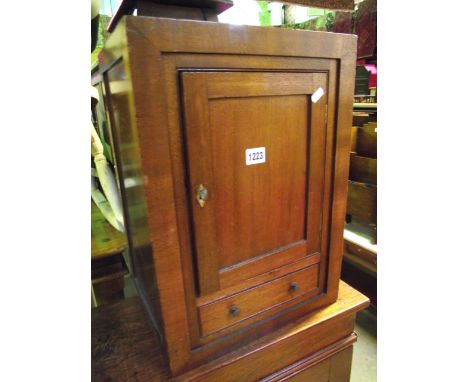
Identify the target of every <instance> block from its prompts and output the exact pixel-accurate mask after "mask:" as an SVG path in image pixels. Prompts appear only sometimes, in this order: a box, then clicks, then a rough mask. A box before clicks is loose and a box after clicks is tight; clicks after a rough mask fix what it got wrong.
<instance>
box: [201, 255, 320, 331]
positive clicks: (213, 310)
mask: <svg viewBox="0 0 468 382" xmlns="http://www.w3.org/2000/svg"><path fill="white" fill-rule="evenodd" d="M318 270H319V267H318V264H315V265H312V266H310V267H307V268H304V269H301V270H299V271H296V272H292V273H288V274H287V275H285V276H283V277H280V278H277V279H275V280H273V281H270V282H267V283H264V284H261V285H259V286H257V287H254V288H251V289H248V290H246V291H243V292H240V293H237V294H235V295H232V296H229V297H226V298H223V299H221V300H217V301H215V302H212V303H208V304H206V305H202V306H200V307H199V308H198V314H199V318H200V328H201V334H202V336H207V335H209V334H211V333H214V332H217V331H219V330H222V329H224V328H227V327H229V326H231V325H234V324H236V323H238V322H240V321H243V320H245V319H247V318H249V317H252V316H254V315H256V314H258V313H260V312H263V311H266V310H268V309H270V308H272V307H274V306H277V305H279V304H282V303H284V302H287V301H291V300H293V299H295V298H297V297H299V296H302V295H304V294H306V293H308V292H312V291H313V290H314V289H317V288H318Z"/></svg>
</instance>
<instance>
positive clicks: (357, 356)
mask: <svg viewBox="0 0 468 382" xmlns="http://www.w3.org/2000/svg"><path fill="white" fill-rule="evenodd" d="M354 330H355V332H356V334H357V336H358V340H357V343H355V344H354V351H353V364H352V367H351V382H376V381H377V315H376V313H375V310H371V308H369V309H366V310H363V311H362V312H359V313H358V315H357V318H356V325H355V329H354Z"/></svg>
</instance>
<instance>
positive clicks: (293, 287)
mask: <svg viewBox="0 0 468 382" xmlns="http://www.w3.org/2000/svg"><path fill="white" fill-rule="evenodd" d="M289 290H290V291H291V292H297V291H298V290H299V285H298V284H297V283H296V282H294V281H293V282H292V283H291V284H289Z"/></svg>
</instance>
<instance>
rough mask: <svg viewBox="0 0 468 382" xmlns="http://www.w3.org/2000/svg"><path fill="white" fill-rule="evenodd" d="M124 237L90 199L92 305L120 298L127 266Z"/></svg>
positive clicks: (125, 239) (125, 238)
mask: <svg viewBox="0 0 468 382" xmlns="http://www.w3.org/2000/svg"><path fill="white" fill-rule="evenodd" d="M126 248H127V237H126V236H125V234H124V233H122V232H119V231H117V230H116V229H115V228H114V227H112V226H111V225H110V224H109V223H108V222H107V220H106V219H105V218H104V216H103V215H102V213H101V211H100V210H99V208H98V207H97V206H96V204H95V203H94V202H91V281H92V286H93V304H94V305H100V304H104V303H109V302H114V301H117V300H119V299H121V298H123V288H124V276H125V275H126V274H128V269H127V267H126V265H125V262H124V260H123V257H122V252H123V251H124V250H125V249H126Z"/></svg>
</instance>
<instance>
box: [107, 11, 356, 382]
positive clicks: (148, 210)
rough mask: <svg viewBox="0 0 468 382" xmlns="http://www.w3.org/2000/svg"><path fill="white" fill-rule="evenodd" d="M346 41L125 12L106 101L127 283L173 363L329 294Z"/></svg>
mask: <svg viewBox="0 0 468 382" xmlns="http://www.w3.org/2000/svg"><path fill="white" fill-rule="evenodd" d="M355 59H356V38H355V36H351V35H341V34H332V33H323V32H310V31H294V30H286V29H278V28H261V27H246V26H234V25H227V24H219V23H210V22H196V21H182V20H171V19H163V18H148V17H132V16H127V17H125V18H123V19H122V20H121V21H120V23H119V24H118V25H117V27H116V28H115V30H114V31H113V33H112V34H111V35H110V37H109V39H108V41H107V42H106V45H105V47H104V61H105V62H104V83H105V93H106V104H107V108H108V115H109V119H110V124H111V129H112V136H113V137H112V139H113V144H114V149H115V152H116V161H117V165H118V173H119V184H120V187H121V191H122V198H123V203H124V207H125V208H124V209H125V223H126V229H127V234H128V240H129V248H130V253H131V260H132V264H131V265H132V272H133V275H134V277H135V280H136V283H137V287H138V290H139V294H140V296H141V298H142V300H143V302H144V305H145V307H146V309H147V311H148V313H149V317H150V318H151V320H152V322H153V324H154V326H155V328H156V330H157V331H158V333H159V335H160V337H161V340H162V343H163V345H164V349H165V352H166V355H167V359H168V361H169V366H170V369H171V371H172V373H173V374H174V375H178V374H180V373H182V372H186V371H188V370H190V369H192V368H194V367H196V366H199V365H202V364H204V363H206V362H207V361H211V360H213V359H216V358H217V357H220V356H222V355H224V354H226V353H228V352H231V351H234V350H235V349H237V348H239V347H241V346H244V345H246V344H248V343H250V342H251V341H253V340H255V339H258V338H261V337H262V336H264V335H266V334H269V333H270V334H271V333H272V332H273V331H275V330H277V329H278V328H280V327H282V326H284V325H285V324H286V323H288V322H291V320H294V319H297V318H299V317H302V316H304V315H305V314H307V313H309V312H311V311H313V310H314V309H317V308H319V307H322V306H325V305H327V304H330V303H332V302H334V301H335V300H336V298H337V293H338V282H339V276H340V270H341V259H342V252H343V228H344V218H345V211H346V191H347V190H346V187H347V177H348V166H349V144H350V127H351V120H352V102H353V89H354V72H355Z"/></svg>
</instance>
